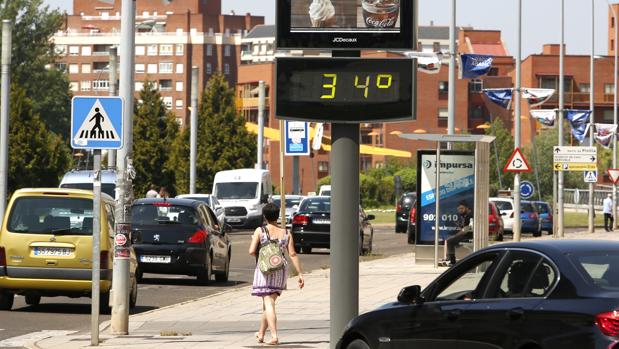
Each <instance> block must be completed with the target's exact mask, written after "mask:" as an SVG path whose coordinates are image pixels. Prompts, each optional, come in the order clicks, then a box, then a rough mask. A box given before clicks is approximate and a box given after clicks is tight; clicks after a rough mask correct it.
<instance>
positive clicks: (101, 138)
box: [71, 96, 124, 150]
mask: <svg viewBox="0 0 619 349" xmlns="http://www.w3.org/2000/svg"><path fill="white" fill-rule="evenodd" d="M123 104H124V103H123V99H122V98H120V97H78V96H76V97H73V100H72V101H71V147H72V148H73V149H88V150H90V149H120V148H122V147H123Z"/></svg>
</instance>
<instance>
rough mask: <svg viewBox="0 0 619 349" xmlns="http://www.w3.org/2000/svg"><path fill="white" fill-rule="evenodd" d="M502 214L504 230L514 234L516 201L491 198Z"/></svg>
mask: <svg viewBox="0 0 619 349" xmlns="http://www.w3.org/2000/svg"><path fill="white" fill-rule="evenodd" d="M490 202H494V203H495V204H496V207H497V208H498V209H499V211H500V212H501V217H502V218H503V230H504V231H505V232H507V233H510V234H511V233H512V231H513V229H514V199H512V198H490Z"/></svg>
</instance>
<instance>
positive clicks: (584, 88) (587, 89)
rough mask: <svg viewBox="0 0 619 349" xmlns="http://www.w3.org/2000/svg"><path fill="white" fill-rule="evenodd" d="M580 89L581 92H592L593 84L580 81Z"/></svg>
mask: <svg viewBox="0 0 619 349" xmlns="http://www.w3.org/2000/svg"><path fill="white" fill-rule="evenodd" d="M578 90H580V92H581V93H590V92H591V85H589V84H585V83H580V84H578Z"/></svg>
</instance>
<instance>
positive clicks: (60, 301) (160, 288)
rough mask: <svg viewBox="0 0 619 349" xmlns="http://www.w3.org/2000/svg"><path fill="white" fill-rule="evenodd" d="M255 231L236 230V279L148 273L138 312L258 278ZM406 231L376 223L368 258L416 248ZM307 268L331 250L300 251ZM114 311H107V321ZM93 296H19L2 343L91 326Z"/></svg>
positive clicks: (325, 262)
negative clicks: (206, 280) (28, 299)
mask: <svg viewBox="0 0 619 349" xmlns="http://www.w3.org/2000/svg"><path fill="white" fill-rule="evenodd" d="M250 236H251V232H250V231H239V232H236V231H235V232H233V233H232V234H231V240H232V244H233V245H232V264H231V270H230V282H228V283H226V284H218V283H215V282H212V283H211V284H210V285H208V286H198V285H197V284H196V282H195V278H192V277H187V276H166V275H155V274H145V275H144V282H143V283H142V284H140V285H139V293H138V306H137V308H136V309H135V310H134V311H133V313H140V312H145V311H149V310H153V309H157V308H161V307H164V306H168V305H172V304H176V303H181V302H185V301H188V300H192V299H196V298H201V297H205V296H208V295H212V294H215V293H218V292H221V291H224V290H226V289H229V288H232V287H239V286H242V285H247V284H248V283H250V282H251V280H252V278H253V272H254V266H255V260H254V259H253V257H251V256H249V255H248V253H247V250H248V249H249V240H250ZM410 251H411V247H410V246H409V245H408V244H407V243H406V236H405V235H404V234H395V233H394V232H393V228H392V227H388V226H380V227H375V235H374V254H373V256H368V257H362V258H363V259H368V258H377V257H380V256H390V255H396V254H402V253H406V252H410ZM300 258H301V263H302V267H303V269H304V270H305V271H311V270H316V269H322V268H328V267H329V252H328V250H320V249H318V250H315V252H314V253H312V254H311V255H300ZM108 319H109V316H101V318H100V321H101V322H103V321H106V320H108ZM89 324H90V299H88V298H79V299H70V298H61V297H58V298H43V300H42V303H41V304H40V305H39V306H36V307H33V306H28V305H26V304H25V302H24V298H23V297H16V298H15V305H14V306H13V310H12V311H10V312H9V311H0V342H1V341H2V340H4V339H7V338H13V337H16V336H21V335H25V334H29V333H33V332H37V331H42V330H70V331H89V329H90V325H89Z"/></svg>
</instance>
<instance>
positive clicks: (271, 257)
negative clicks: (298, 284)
mask: <svg viewBox="0 0 619 349" xmlns="http://www.w3.org/2000/svg"><path fill="white" fill-rule="evenodd" d="M262 231H263V232H264V233H265V234H266V236H267V242H265V243H263V244H261V245H260V247H259V249H258V268H259V269H260V271H261V272H262V273H263V274H267V275H268V274H271V273H273V272H276V271H278V270H282V269H284V268H285V267H286V259H285V258H284V251H283V250H282V248H281V246H280V245H279V241H277V240H271V236H270V235H269V230H268V229H266V228H265V227H262Z"/></svg>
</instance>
